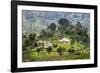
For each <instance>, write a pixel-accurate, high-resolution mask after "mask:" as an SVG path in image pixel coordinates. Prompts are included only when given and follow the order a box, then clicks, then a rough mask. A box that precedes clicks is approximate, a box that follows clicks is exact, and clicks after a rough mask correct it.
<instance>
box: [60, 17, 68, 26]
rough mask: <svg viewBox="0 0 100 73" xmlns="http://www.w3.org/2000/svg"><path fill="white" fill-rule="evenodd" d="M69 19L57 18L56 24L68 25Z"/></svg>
mask: <svg viewBox="0 0 100 73" xmlns="http://www.w3.org/2000/svg"><path fill="white" fill-rule="evenodd" d="M69 23H70V22H69V20H68V19H66V18H61V19H60V20H58V24H60V25H63V26H68V25H69Z"/></svg>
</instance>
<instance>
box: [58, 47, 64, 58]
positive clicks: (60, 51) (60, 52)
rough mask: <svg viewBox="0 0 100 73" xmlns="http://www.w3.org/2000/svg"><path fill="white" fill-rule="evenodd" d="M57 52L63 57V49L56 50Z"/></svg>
mask: <svg viewBox="0 0 100 73" xmlns="http://www.w3.org/2000/svg"><path fill="white" fill-rule="evenodd" d="M57 52H58V53H59V55H60V56H62V55H63V49H62V48H61V47H60V48H58V49H57Z"/></svg>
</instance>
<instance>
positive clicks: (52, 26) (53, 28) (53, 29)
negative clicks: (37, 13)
mask: <svg viewBox="0 0 100 73" xmlns="http://www.w3.org/2000/svg"><path fill="white" fill-rule="evenodd" d="M48 29H50V30H52V31H55V29H56V24H55V23H51V24H50V25H49V26H48Z"/></svg>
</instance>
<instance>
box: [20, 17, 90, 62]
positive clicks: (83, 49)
mask: <svg viewBox="0 0 100 73" xmlns="http://www.w3.org/2000/svg"><path fill="white" fill-rule="evenodd" d="M57 25H59V26H57ZM22 38H23V42H22V45H23V46H22V48H23V49H22V50H23V62H29V61H54V60H76V59H89V58H90V48H89V43H90V36H89V32H88V29H87V28H86V27H84V26H82V24H81V23H80V22H77V23H76V24H75V25H72V24H71V22H70V21H69V20H68V19H66V18H61V19H59V20H58V24H56V23H51V24H49V25H48V27H47V29H43V30H42V31H41V32H40V35H38V36H37V33H35V32H34V31H33V32H32V33H30V34H24V33H23V37H22ZM63 38H67V39H69V40H70V41H62V42H60V41H59V40H61V39H63Z"/></svg>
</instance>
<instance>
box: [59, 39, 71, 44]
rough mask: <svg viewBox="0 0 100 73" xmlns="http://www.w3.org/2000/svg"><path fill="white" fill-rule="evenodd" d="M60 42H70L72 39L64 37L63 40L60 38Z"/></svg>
mask: <svg viewBox="0 0 100 73" xmlns="http://www.w3.org/2000/svg"><path fill="white" fill-rule="evenodd" d="M59 42H61V43H67V44H69V43H70V40H69V39H67V38H62V39H61V40H59Z"/></svg>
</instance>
